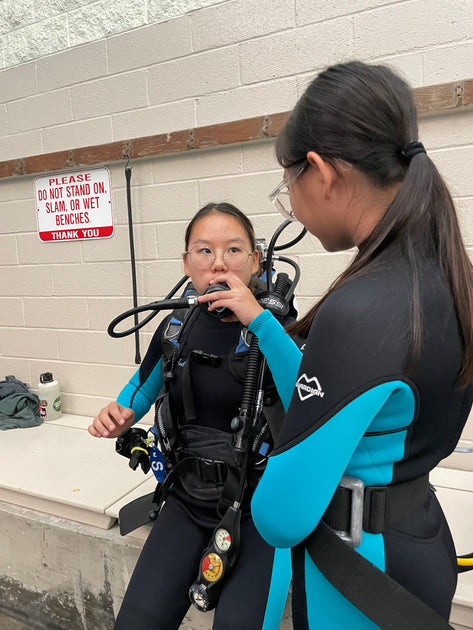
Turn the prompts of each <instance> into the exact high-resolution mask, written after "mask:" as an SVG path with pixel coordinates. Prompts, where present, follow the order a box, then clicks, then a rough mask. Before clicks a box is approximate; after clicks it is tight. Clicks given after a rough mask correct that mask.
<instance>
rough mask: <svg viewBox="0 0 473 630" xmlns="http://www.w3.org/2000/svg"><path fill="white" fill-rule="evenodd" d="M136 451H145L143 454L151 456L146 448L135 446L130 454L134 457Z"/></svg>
mask: <svg viewBox="0 0 473 630" xmlns="http://www.w3.org/2000/svg"><path fill="white" fill-rule="evenodd" d="M135 451H143V453H146V455H149V453H148V451H147V450H146V449H145V448H142V447H141V446H134V447H133V448H132V449H131V451H130V453H131V454H132V455H133V453H134V452H135Z"/></svg>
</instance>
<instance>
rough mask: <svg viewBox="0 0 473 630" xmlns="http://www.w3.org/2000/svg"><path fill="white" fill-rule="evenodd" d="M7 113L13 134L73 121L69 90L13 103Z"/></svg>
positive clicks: (9, 105)
mask: <svg viewBox="0 0 473 630" xmlns="http://www.w3.org/2000/svg"><path fill="white" fill-rule="evenodd" d="M7 111H8V129H9V132H10V133H11V134H15V133H19V132H23V131H29V130H30V129H38V128H40V127H49V126H51V125H57V124H61V123H65V122H69V121H71V120H72V111H71V100H70V93H69V90H58V91H57V92H48V93H46V94H40V95H38V96H31V97H30V98H26V99H21V100H18V101H13V102H11V103H8V105H7ZM30 155H31V154H30Z"/></svg>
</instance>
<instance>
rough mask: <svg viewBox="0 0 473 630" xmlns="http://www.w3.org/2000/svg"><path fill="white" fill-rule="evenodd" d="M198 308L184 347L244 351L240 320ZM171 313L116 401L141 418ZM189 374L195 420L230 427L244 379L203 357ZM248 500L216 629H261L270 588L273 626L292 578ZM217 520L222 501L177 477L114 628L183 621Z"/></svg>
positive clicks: (155, 384) (178, 400) (179, 402)
mask: <svg viewBox="0 0 473 630" xmlns="http://www.w3.org/2000/svg"><path fill="white" fill-rule="evenodd" d="M196 314H197V317H196V318H195V319H194V318H193V319H192V325H190V326H187V328H185V329H183V331H184V332H183V334H182V337H183V338H184V335H185V336H186V341H185V346H186V347H188V348H192V349H193V350H202V351H204V352H205V353H211V354H215V355H217V356H219V357H223V356H228V357H232V356H233V355H235V356H236V355H238V354H240V352H242V353H245V352H247V350H248V347H247V346H246V344H245V340H244V337H243V336H242V334H241V333H242V325H241V324H240V323H239V322H229V323H224V322H221V321H220V320H217V319H215V318H214V317H212V316H210V315H208V314H205V313H202V312H201V311H200V309H199V311H196ZM168 319H169V318H167V319H166V320H165V321H164V322H163V323H162V324H161V325H160V326H159V328H158V330H157V331H156V333H155V335H154V336H153V339H152V341H151V344H150V346H149V349H148V352H147V354H146V356H145V358H144V360H143V363H142V365H141V367H140V368H139V370H138V371H137V372H136V374H135V375H134V376H133V378H132V379H131V381H130V383H129V384H128V385H127V386H126V387H125V388H124V389H123V390H122V392H121V393H120V395H119V397H118V402H120V403H121V404H122V405H124V406H125V407H128V408H132V409H133V410H134V411H135V413H136V417H137V420H139V419H140V418H141V417H143V415H144V414H145V413H146V412H147V411H148V410H149V408H150V406H151V405H152V404H153V403H154V401H155V400H156V397H157V396H158V393H159V392H160V390H161V387H162V378H161V360H160V359H161V355H162V337H163V330H164V329H165V328H166V326H167V322H168ZM187 335H188V336H187ZM183 362H184V361H182V363H183ZM180 367H181V369H180V368H179V366H177V367H176V369H175V376H176V379H175V380H174V381H172V382H171V383H170V385H169V388H170V399H171V405H172V407H173V410H174V413H175V414H176V415H178V416H183V415H184V409H183V379H184V378H185V377H184V369H183V367H184V366H180ZM190 372H191V383H192V385H191V387H192V392H193V395H194V401H193V402H194V405H195V411H196V419H195V420H194V421H193V423H194V424H195V425H196V426H200V427H210V428H212V429H216V430H219V431H222V432H226V433H230V422H231V420H232V418H233V417H235V416H236V415H237V414H238V408H239V406H240V404H241V398H242V389H243V384H242V382H241V381H240V380H239V379H238V378H237V377H236V376H234V375H233V374H232V373H231V371H229V370H228V369H223V368H216V367H212V366H211V365H206V364H203V363H201V362H198V361H194V362H192V364H191V370H190ZM187 386H188V385H187ZM184 387H185V385H184ZM249 498H250V497H249V495H248V496H247V497H246V500H245V502H244V506H243V507H244V509H243V516H242V523H241V542H240V550H239V556H238V562H237V564H236V567H235V569H234V570H233V572H232V574H231V576H230V577H229V579H228V581H227V582H226V583H225V585H224V588H223V591H222V594H221V596H220V599H219V602H218V605H217V608H216V610H215V621H214V626H213V627H214V628H215V629H219V630H232V629H234V630H255V629H256V628H261V627H263V623H264V619H265V617H266V618H267V619H268V613H267V611H266V605H267V601H268V597H269V594H270V591H271V593H272V596H271V600H272V601H274V602H276V607H275V608H274V607H273V609H272V612H271V615H272V616H273V621H271V625H268V626H267V627H268V628H269V627H271V628H274V629H276V628H277V627H278V625H279V618H280V616H281V615H282V610H283V608H284V602H285V594H286V593H287V588H288V583H289V580H290V557H289V553H288V552H286V550H285V552H283V553H280V552H278V553H275V550H274V549H273V548H272V547H271V546H270V545H268V543H266V542H265V541H264V540H263V539H262V538H261V536H260V534H259V533H258V532H257V530H256V528H255V526H254V523H253V521H252V518H251V515H250V509H249ZM219 521H220V517H219V516H218V513H217V501H216V500H201V499H199V498H197V497H196V496H195V495H194V493H189V492H188V491H187V490H186V489H185V488H184V486H183V485H182V483H180V482H179V478H178V479H177V482H176V484H175V488H174V490H173V491H172V493H171V495H170V496H169V498H168V499H167V501H166V503H165V505H164V507H163V509H162V511H161V513H160V515H159V517H158V519H157V521H156V522H155V524H154V525H153V528H152V530H151V532H150V535H149V537H148V539H147V541H146V543H145V546H144V548H143V551H142V553H141V555H140V558H139V560H138V563H137V565H136V568H135V570H134V573H133V575H132V578H131V580H130V583H129V586H128V589H127V592H126V594H125V598H124V601H123V604H122V607H121V609H120V612H119V615H118V617H117V621H116V625H115V629H116V630H130V629H132V630H174V629H177V628H178V627H179V625H180V623H181V621H182V619H183V617H184V615H185V613H186V611H187V609H188V608H189V604H190V602H189V596H188V590H189V587H190V585H191V584H192V583H193V582H194V581H195V579H196V577H197V573H198V569H199V563H200V559H201V557H202V553H203V551H204V550H205V549H206V547H207V545H208V544H209V541H210V539H211V536H212V532H213V530H214V528H215V527H216V525H217V524H218V522H219ZM275 566H276V567H277V570H276V571H274V567H275ZM273 573H274V577H272V575H273ZM280 602H281V603H280ZM266 623H269V621H266Z"/></svg>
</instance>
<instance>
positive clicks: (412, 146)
mask: <svg viewBox="0 0 473 630" xmlns="http://www.w3.org/2000/svg"><path fill="white" fill-rule="evenodd" d="M418 153H427V151H426V150H425V147H424V145H423V144H422V142H419V141H418V140H416V141H415V142H408V143H407V144H406V145H405V146H404V148H403V150H402V151H401V157H402V158H403V161H404V162H405V163H406V164H410V161H411V160H412V158H413V157H414V155H417V154H418Z"/></svg>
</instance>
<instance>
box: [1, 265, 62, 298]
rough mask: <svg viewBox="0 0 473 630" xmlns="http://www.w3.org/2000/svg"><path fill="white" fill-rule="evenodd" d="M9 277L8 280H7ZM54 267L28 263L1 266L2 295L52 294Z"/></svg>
mask: <svg viewBox="0 0 473 630" xmlns="http://www.w3.org/2000/svg"><path fill="white" fill-rule="evenodd" d="M7 279H8V282H7ZM52 290H53V274H52V269H51V268H49V267H46V266H39V265H27V266H18V267H6V266H3V267H0V295H6V296H12V297H14V296H24V295H51V293H52Z"/></svg>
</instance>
